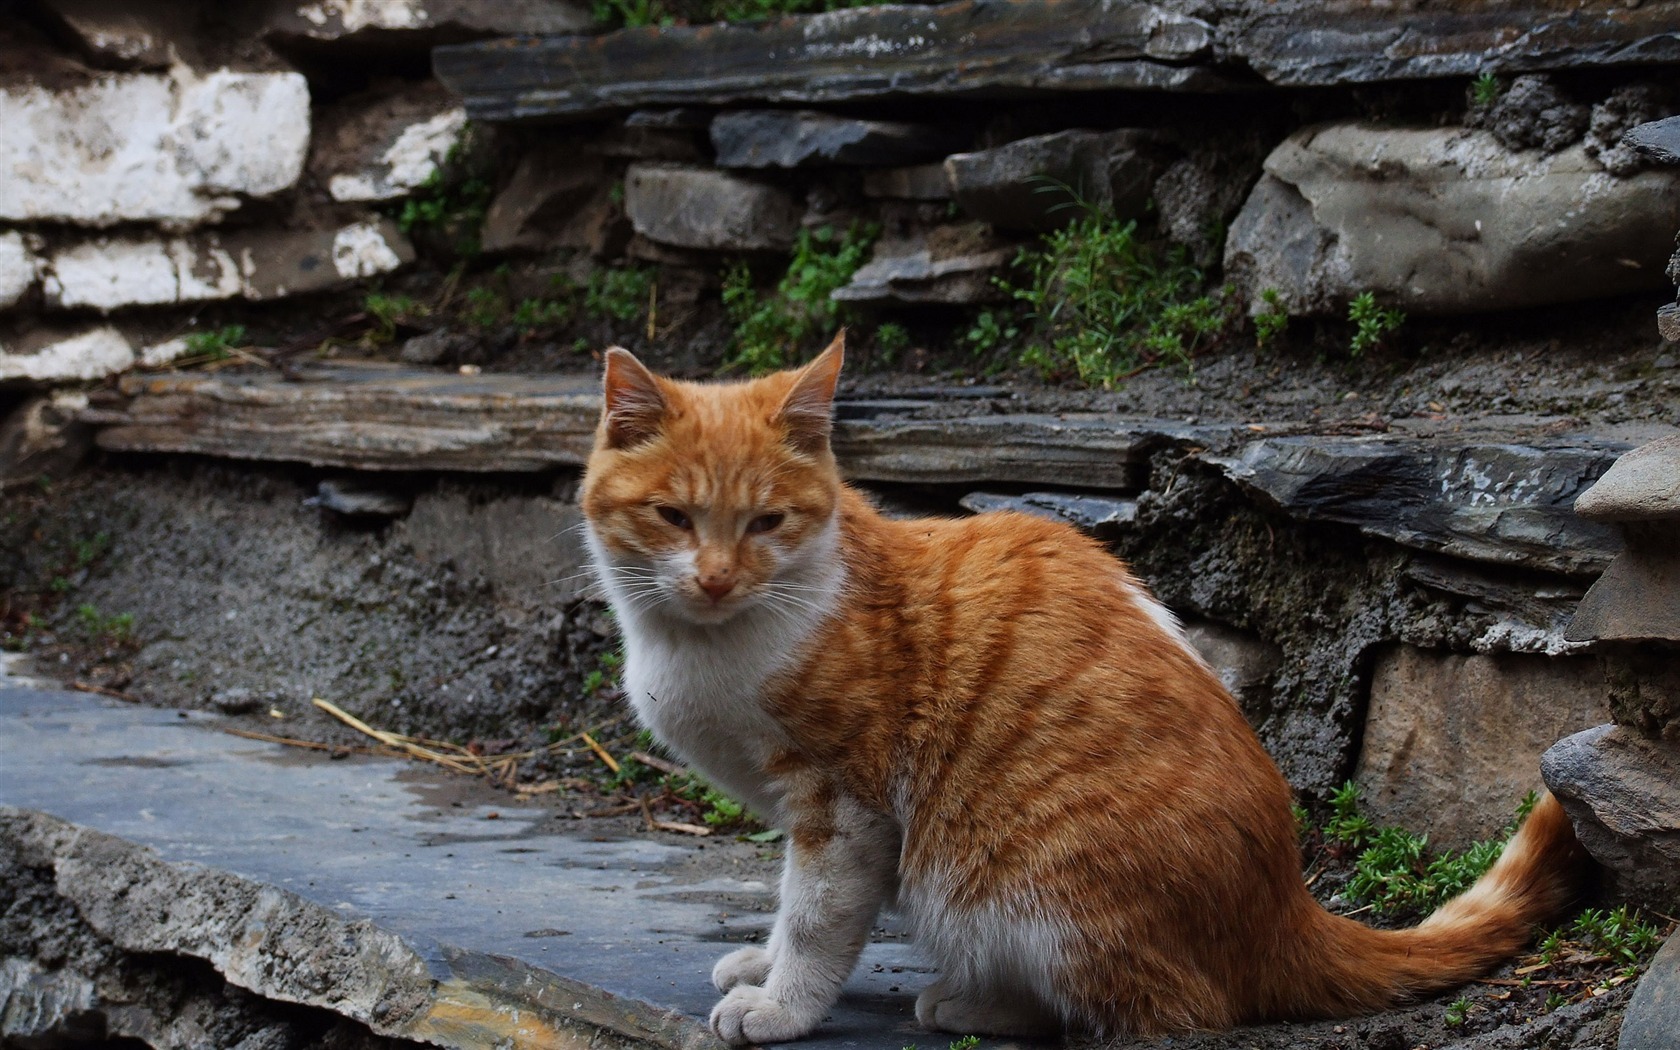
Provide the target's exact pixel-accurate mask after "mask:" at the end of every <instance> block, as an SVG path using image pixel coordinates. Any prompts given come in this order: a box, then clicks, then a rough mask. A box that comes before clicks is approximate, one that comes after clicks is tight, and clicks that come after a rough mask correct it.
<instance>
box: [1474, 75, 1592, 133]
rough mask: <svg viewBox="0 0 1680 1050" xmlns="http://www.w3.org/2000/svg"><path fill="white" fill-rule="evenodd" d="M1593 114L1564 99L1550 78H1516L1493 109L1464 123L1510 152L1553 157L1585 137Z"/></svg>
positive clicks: (1479, 109)
mask: <svg viewBox="0 0 1680 1050" xmlns="http://www.w3.org/2000/svg"><path fill="white" fill-rule="evenodd" d="M1591 115H1592V111H1591V110H1589V109H1588V108H1587V107H1586V106H1584V105H1582V104H1581V103H1579V102H1576V101H1575V100H1574V99H1571V98H1570V97H1569V96H1567V95H1565V94H1564V93H1563V92H1562V91H1561V90H1559V89H1558V86H1557V85H1556V84H1555V83H1553V82H1552V78H1551V77H1548V76H1544V75H1542V74H1538V73H1531V74H1529V75H1528V76H1522V77H1518V78H1517V79H1516V80H1514V81H1512V82H1511V86H1510V87H1509V88H1507V89H1506V91H1505V93H1504V94H1502V95H1500V96H1499V98H1498V99H1496V100H1495V101H1494V102H1493V104H1492V105H1488V106H1477V107H1475V108H1473V109H1471V111H1470V112H1469V114H1468V115H1467V116H1466V117H1465V120H1464V123H1465V124H1466V125H1467V126H1469V127H1473V128H1481V129H1483V130H1485V131H1488V132H1491V133H1492V134H1493V137H1494V138H1496V139H1498V140H1499V144H1500V145H1502V146H1504V147H1505V148H1506V149H1509V150H1525V149H1533V148H1539V149H1542V150H1545V151H1546V152H1547V153H1556V152H1557V151H1558V150H1560V149H1563V148H1564V147H1565V146H1568V145H1570V144H1572V143H1575V142H1579V141H1580V140H1581V136H1583V135H1585V134H1586V133H1587V125H1588V122H1589V121H1590V119H1591Z"/></svg>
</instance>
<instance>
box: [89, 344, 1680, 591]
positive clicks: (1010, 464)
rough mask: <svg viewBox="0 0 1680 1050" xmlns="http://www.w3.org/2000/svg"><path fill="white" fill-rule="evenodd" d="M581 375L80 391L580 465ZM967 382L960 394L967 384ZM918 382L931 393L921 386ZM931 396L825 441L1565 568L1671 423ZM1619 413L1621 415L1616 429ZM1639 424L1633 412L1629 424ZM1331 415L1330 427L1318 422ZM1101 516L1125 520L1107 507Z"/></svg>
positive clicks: (253, 424)
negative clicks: (1583, 499) (1254, 414)
mask: <svg viewBox="0 0 1680 1050" xmlns="http://www.w3.org/2000/svg"><path fill="white" fill-rule="evenodd" d="M598 388H599V379H598V377H597V376H595V375H593V374H590V375H565V374H552V375H513V374H504V373H484V374H478V375H471V376H464V375H459V374H456V373H451V372H439V371H427V370H421V369H415V368H412V367H409V366H403V365H393V364H387V363H381V362H364V363H333V364H312V365H308V366H304V367H301V368H299V369H298V370H296V371H295V372H293V373H290V374H286V375H282V374H281V373H279V372H276V371H272V370H268V371H235V370H228V371H223V372H185V373H170V374H156V375H148V376H128V377H125V378H124V379H123V380H122V381H121V382H120V384H119V387H118V391H117V393H116V395H114V396H112V397H107V398H105V399H104V400H103V401H101V402H100V403H98V404H97V405H95V406H94V407H92V408H90V409H88V410H86V411H85V412H84V413H83V416H82V418H83V419H84V420H86V421H87V422H91V423H94V424H96V425H98V427H99V430H98V433H97V438H96V440H97V441H98V444H99V445H100V447H102V448H105V449H108V450H111V451H119V452H148V453H158V452H165V453H190V454H197V455H208V456H219V457H225V458H231V459H244V460H254V461H266V462H297V463H307V464H311V465H314V466H321V467H338V468H346V469H352V470H367V471H389V470H403V471H465V472H478V473H493V472H528V471H542V470H551V469H555V468H561V467H573V468H575V467H579V466H581V465H582V464H583V463H584V462H585V460H586V459H587V457H588V454H589V449H590V446H591V443H592V442H593V440H594V431H595V423H596V420H597V417H598V414H599V411H600V400H599V393H598ZM961 392H962V391H961V389H960V388H959V389H958V390H956V391H954V393H961ZM927 393H929V394H937V392H936V391H929V392H927ZM960 411H962V409H960V408H959V407H958V406H957V405H956V404H953V401H952V400H951V399H948V398H943V397H939V396H916V397H898V398H892V399H879V400H867V399H857V400H848V401H842V402H840V403H839V404H837V406H836V423H835V435H834V447H835V453H836V455H837V456H838V458H839V460H840V465H841V469H842V470H843V471H844V472H845V473H846V475H847V476H848V477H850V478H852V479H854V480H857V481H863V482H896V483H907V484H917V485H972V486H975V487H976V488H979V489H985V488H987V487H989V486H996V485H999V484H1007V485H1021V486H1034V487H1048V488H1061V489H1075V490H1090V491H1098V492H1106V493H1111V494H1112V493H1119V494H1126V495H1133V494H1137V493H1139V492H1141V491H1143V490H1144V489H1145V488H1146V487H1147V481H1148V479H1147V470H1148V462H1149V457H1150V456H1151V455H1152V454H1154V453H1155V452H1157V451H1159V450H1162V449H1175V450H1178V451H1179V453H1180V454H1181V455H1182V458H1183V460H1184V462H1186V463H1192V462H1193V463H1198V464H1201V465H1203V466H1205V467H1207V468H1210V469H1214V470H1217V471H1219V472H1220V473H1222V474H1223V475H1224V476H1226V477H1227V478H1229V479H1230V480H1231V481H1233V482H1234V483H1236V484H1237V485H1239V486H1241V487H1242V488H1243V489H1245V490H1246V491H1248V492H1249V493H1250V494H1252V495H1253V496H1254V498H1255V499H1256V500H1258V501H1259V502H1261V503H1263V504H1265V505H1267V506H1270V507H1272V508H1273V509H1275V510H1278V511H1280V512H1282V513H1284V514H1287V515H1289V516H1290V517H1293V518H1297V519H1300V520H1303V521H1323V522H1333V523H1339V524H1344V525H1350V526H1353V527H1356V528H1358V529H1359V530H1360V531H1361V532H1363V533H1365V534H1367V535H1370V536H1373V537H1378V538H1381V539H1385V540H1389V541H1392V542H1395V543H1398V544H1400V545H1401V546H1404V547H1410V548H1412V549H1416V550H1421V551H1429V552H1432V553H1441V554H1448V555H1452V556H1454V557H1458V558H1465V559H1469V560H1471V561H1480V562H1489V563H1495V564H1502V565H1511V566H1519V567H1527V568H1536V569H1543V570H1546V571H1549V572H1559V573H1565V574H1569V575H1576V576H1590V575H1593V574H1596V573H1598V572H1601V571H1602V570H1603V569H1604V567H1605V566H1606V565H1608V564H1609V562H1610V559H1611V558H1613V557H1614V556H1615V555H1616V554H1617V553H1618V552H1619V551H1620V550H1621V549H1622V541H1621V538H1620V534H1619V533H1618V532H1617V531H1616V530H1615V529H1614V527H1612V526H1609V525H1605V524H1602V523H1598V522H1592V521H1588V520H1585V519H1583V518H1581V517H1579V516H1578V515H1576V514H1575V513H1574V510H1573V504H1574V501H1575V498H1576V496H1578V495H1580V493H1581V492H1582V491H1584V490H1585V489H1586V488H1588V487H1589V486H1590V485H1591V484H1592V483H1593V482H1594V481H1595V480H1596V479H1597V478H1598V477H1599V476H1600V475H1601V474H1603V473H1604V472H1605V471H1606V470H1607V469H1609V467H1610V465H1611V464H1612V463H1613V462H1615V460H1616V458H1617V457H1618V456H1620V455H1621V454H1622V453H1623V452H1626V451H1628V450H1629V449H1630V448H1632V447H1633V446H1634V445H1635V444H1638V443H1640V442H1642V441H1644V440H1647V439H1649V438H1652V437H1661V436H1664V435H1666V434H1670V433H1680V430H1676V428H1673V427H1656V428H1645V429H1644V430H1642V431H1640V432H1639V433H1637V434H1635V433H1631V432H1628V433H1623V432H1622V431H1620V430H1616V429H1614V428H1607V429H1605V430H1603V431H1595V430H1592V429H1586V428H1580V427H1579V426H1578V425H1573V426H1569V425H1567V424H1566V426H1569V428H1568V429H1565V428H1563V427H1560V425H1559V421H1556V420H1539V419H1530V418H1523V419H1504V420H1502V419H1499V418H1492V419H1483V420H1466V421H1461V422H1456V423H1454V422H1439V421H1426V420H1423V421H1420V420H1403V421H1399V420H1397V421H1395V422H1394V424H1393V428H1392V429H1391V430H1389V431H1388V432H1366V433H1354V434H1351V435H1350V434H1347V433H1341V432H1335V431H1336V427H1335V425H1334V424H1320V425H1317V426H1315V425H1313V424H1307V423H1298V422H1296V423H1292V422H1255V423H1234V422H1226V423H1209V424H1187V423H1178V422H1173V421H1170V420H1160V419H1147V418H1131V417H1123V416H1115V415H1108V414H1103V413H1061V414H1049V413H1027V412H1023V413H991V412H987V411H986V410H985V409H984V408H976V409H975V410H974V411H973V412H972V413H970V414H966V415H963V414H959V412H960ZM1623 429H1624V430H1625V428H1623ZM1636 429H1637V428H1636ZM1324 430H1329V431H1331V432H1329V433H1324V432H1315V431H1324ZM1113 524H1114V525H1115V527H1124V523H1121V522H1118V521H1116V522H1115V523H1113Z"/></svg>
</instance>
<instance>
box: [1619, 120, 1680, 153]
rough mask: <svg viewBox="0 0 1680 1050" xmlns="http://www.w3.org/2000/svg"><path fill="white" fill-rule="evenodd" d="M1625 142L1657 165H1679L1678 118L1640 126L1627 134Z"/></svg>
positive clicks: (1679, 121) (1679, 127)
mask: <svg viewBox="0 0 1680 1050" xmlns="http://www.w3.org/2000/svg"><path fill="white" fill-rule="evenodd" d="M1626 141H1627V143H1628V145H1630V146H1632V147H1633V148H1634V149H1636V150H1638V151H1639V152H1641V153H1643V154H1645V156H1647V157H1649V158H1651V159H1652V160H1653V161H1656V162H1657V163H1658V164H1680V116H1676V117H1664V118H1663V119H1662V120H1653V121H1650V122H1649V123H1645V124H1641V125H1639V126H1638V127H1636V128H1634V129H1632V130H1631V131H1629V132H1628V133H1627V137H1626Z"/></svg>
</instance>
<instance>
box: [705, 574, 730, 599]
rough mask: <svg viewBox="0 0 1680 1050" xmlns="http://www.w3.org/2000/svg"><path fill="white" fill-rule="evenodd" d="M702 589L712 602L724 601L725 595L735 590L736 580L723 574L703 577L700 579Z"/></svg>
mask: <svg viewBox="0 0 1680 1050" xmlns="http://www.w3.org/2000/svg"><path fill="white" fill-rule="evenodd" d="M700 589H701V590H703V591H705V592H706V594H707V595H708V596H710V597H711V599H712V601H714V602H716V601H722V600H723V596H724V595H726V594H728V593H729V592H730V591H732V590H734V589H735V578H734V577H732V576H728V575H725V574H722V573H719V574H717V575H713V576H702V577H700Z"/></svg>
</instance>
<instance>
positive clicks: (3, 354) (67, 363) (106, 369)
mask: <svg viewBox="0 0 1680 1050" xmlns="http://www.w3.org/2000/svg"><path fill="white" fill-rule="evenodd" d="M31 334H32V337H33V338H31V339H30V340H29V341H28V342H27V343H24V344H22V345H16V344H14V345H13V346H11V347H0V383H5V382H8V381H11V380H20V379H21V380H26V381H28V382H31V383H60V382H66V381H72V380H80V379H103V378H105V377H106V376H109V375H116V374H117V373H118V372H122V371H126V370H127V369H129V368H131V367H133V365H134V347H133V346H131V345H130V344H129V341H128V340H127V339H126V338H124V336H123V334H122V333H121V332H119V331H117V330H116V329H115V328H112V327H110V326H104V327H101V328H95V329H92V330H91V331H87V332H82V333H80V334H78V335H65V334H63V333H60V332H55V331H51V330H48V331H44V332H35V333H31Z"/></svg>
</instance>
